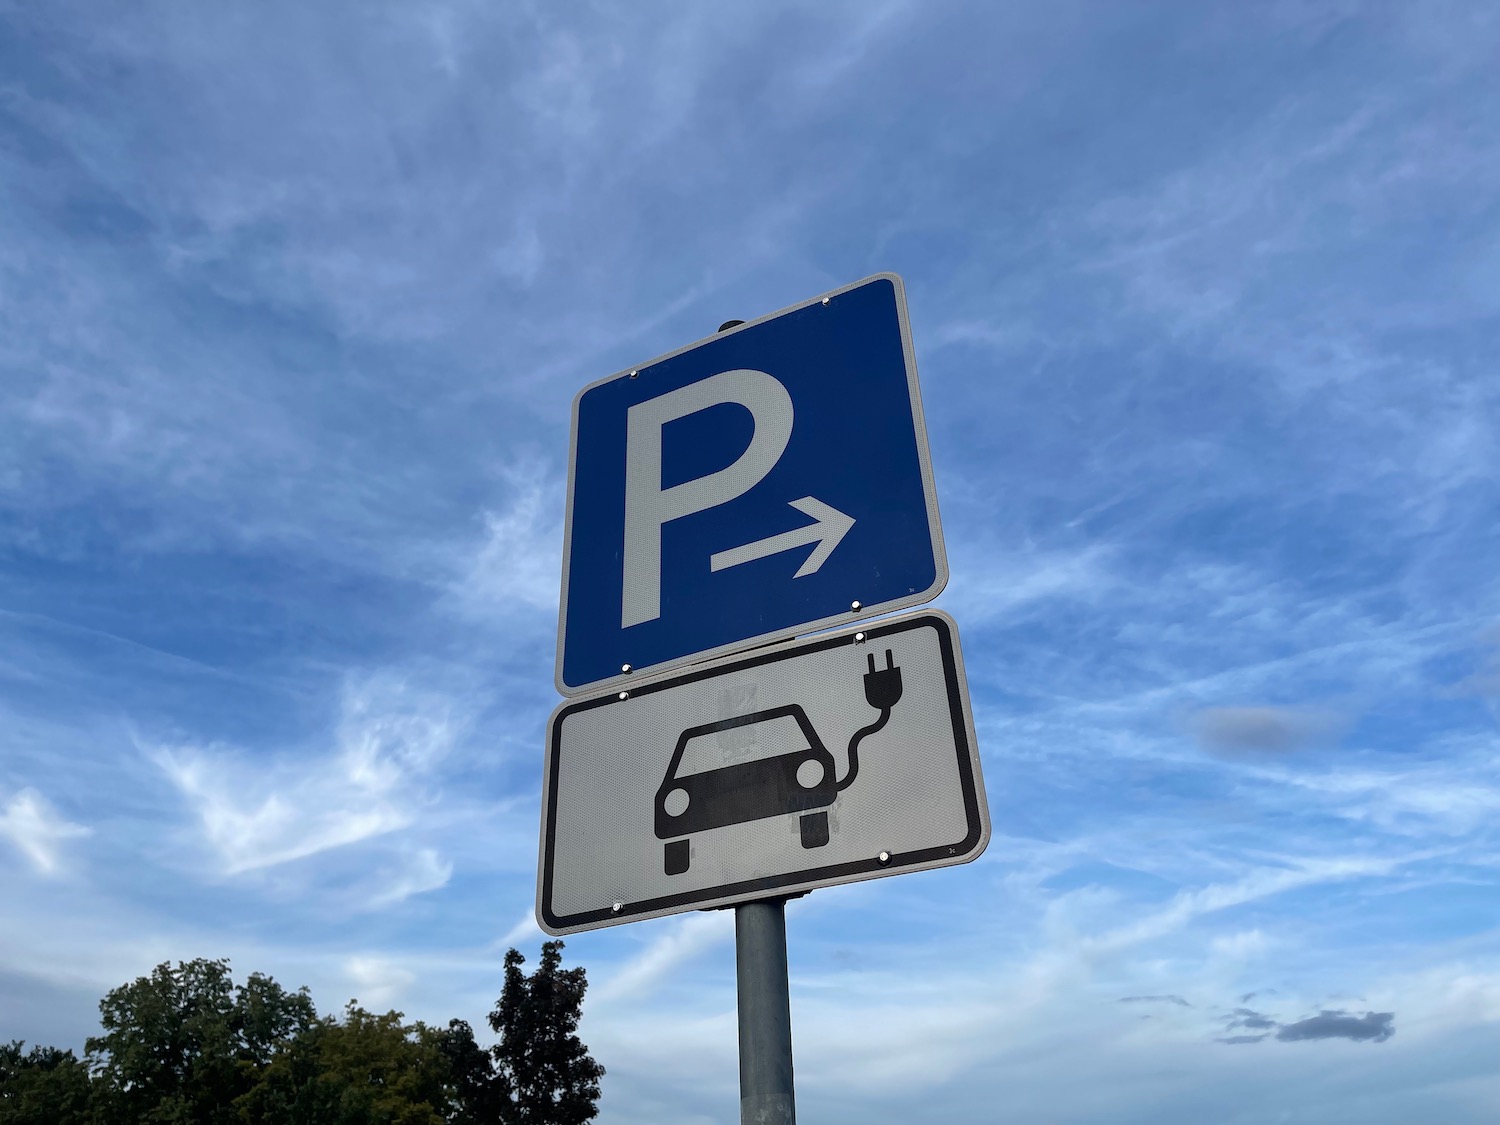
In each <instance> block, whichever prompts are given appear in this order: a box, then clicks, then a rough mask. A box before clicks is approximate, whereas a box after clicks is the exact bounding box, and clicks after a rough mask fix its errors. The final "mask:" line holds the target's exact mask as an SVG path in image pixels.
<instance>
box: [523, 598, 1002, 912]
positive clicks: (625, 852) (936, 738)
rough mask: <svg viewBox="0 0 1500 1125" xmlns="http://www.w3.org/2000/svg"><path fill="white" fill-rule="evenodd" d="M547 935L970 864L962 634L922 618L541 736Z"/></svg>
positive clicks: (976, 777) (972, 842)
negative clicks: (544, 758) (544, 755)
mask: <svg viewBox="0 0 1500 1125" xmlns="http://www.w3.org/2000/svg"><path fill="white" fill-rule="evenodd" d="M547 733H548V737H547V761H546V771H545V777H544V781H543V792H542V840H541V849H540V863H539V870H538V877H537V920H538V921H539V922H540V923H541V926H542V928H543V929H544V930H546V931H547V932H548V933H550V934H559V935H560V934H570V933H576V932H578V931H580V930H592V929H598V928H600V927H602V926H611V925H616V924H618V923H621V922H632V921H637V920H639V919H642V918H655V917H659V916H661V915H664V914H675V913H679V912H681V911H685V910H699V909H704V908H707V907H714V906H726V905H729V904H732V903H737V902H747V901H751V900H753V899H761V898H765V897H767V896H768V895H785V894H796V893H798V892H801V891H806V890H810V889H812V888H815V887H825V886H831V885H833V884H836V883H848V882H853V881H855V880H858V879H874V878H878V877H879V876H882V875H892V874H896V873H898V872H903V871H913V870H923V869H926V868H931V867H942V866H946V865H948V864H954V863H965V862H968V861H969V860H972V859H976V858H978V856H979V854H980V853H981V852H983V851H984V848H985V845H986V844H987V843H988V842H989V836H990V822H989V811H988V808H987V806H986V804H985V799H984V784H983V780H982V778H981V776H980V769H979V756H978V752H977V750H976V747H975V742H974V722H973V717H972V715H971V713H970V710H969V697H968V688H967V685H966V683H965V680H964V671H963V659H962V655H961V653H960V651H959V644H958V631H957V628H956V626H955V625H954V623H953V619H952V618H951V617H949V616H948V615H947V614H945V613H942V612H939V611H936V610H926V611H919V612H916V613H911V614H906V615H903V616H900V617H893V618H887V619H885V620H882V621H879V622H874V623H872V624H871V625H870V626H868V627H865V628H863V629H856V628H849V629H845V630H842V631H839V632H835V633H829V634H826V635H823V636H819V637H817V638H813V639H810V640H802V641H792V642H788V643H786V644H781V645H776V646H770V647H767V648H764V649H761V650H758V651H756V652H754V653H748V654H741V655H739V656H735V657H728V658H724V659H721V660H718V661H715V662H713V663H710V664H704V665H699V666H696V667H694V668H692V669H690V670H688V671H685V672H678V673H675V674H672V675H669V676H663V677H658V678H655V679H653V680H648V681H643V682H639V683H634V684H631V685H630V687H629V689H628V690H620V691H613V692H610V693H607V694H601V695H596V696H591V697H588V698H584V699H575V700H569V701H567V702H565V703H564V704H563V705H562V706H560V707H559V708H558V709H557V711H555V712H554V713H553V715H552V719H551V722H550V723H549V725H548V732H547Z"/></svg>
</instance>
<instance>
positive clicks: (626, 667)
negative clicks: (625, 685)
mask: <svg viewBox="0 0 1500 1125" xmlns="http://www.w3.org/2000/svg"><path fill="white" fill-rule="evenodd" d="M620 671H622V672H624V673H625V674H626V675H627V676H628V675H630V665H629V664H621V665H620Z"/></svg>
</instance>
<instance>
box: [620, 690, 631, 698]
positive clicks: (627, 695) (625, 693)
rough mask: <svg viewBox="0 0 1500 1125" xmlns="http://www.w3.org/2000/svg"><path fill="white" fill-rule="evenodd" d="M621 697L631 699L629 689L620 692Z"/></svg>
mask: <svg viewBox="0 0 1500 1125" xmlns="http://www.w3.org/2000/svg"><path fill="white" fill-rule="evenodd" d="M620 698H621V699H629V698H630V693H629V692H628V691H622V692H621V693H620Z"/></svg>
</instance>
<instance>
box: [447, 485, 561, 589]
mask: <svg viewBox="0 0 1500 1125" xmlns="http://www.w3.org/2000/svg"><path fill="white" fill-rule="evenodd" d="M551 464H552V462H551V461H550V460H543V459H533V460H530V461H519V460H518V461H516V462H513V463H512V464H511V465H510V466H508V467H506V468H505V469H504V470H503V471H502V477H503V479H504V481H505V484H506V490H507V493H508V503H506V505H505V506H504V507H502V508H499V509H498V510H488V511H486V512H484V513H483V516H482V519H483V523H484V533H483V537H482V541H481V542H480V544H479V546H478V548H477V550H474V551H473V552H472V554H470V555H469V556H468V557H467V558H464V559H463V561H462V562H461V563H459V574H458V575H457V577H456V579H455V580H454V582H453V585H452V596H453V598H454V599H455V600H456V602H457V604H458V605H459V606H460V607H461V608H462V609H463V610H464V612H465V613H467V614H469V615H471V616H475V617H488V618H496V617H498V618H509V617H511V616H512V615H513V613H514V609H515V607H516V606H518V605H519V606H521V607H524V608H525V609H528V610H535V611H540V612H544V613H556V612H557V598H558V588H559V582H560V578H561V574H562V562H561V560H562V520H563V507H564V500H565V494H564V487H563V482H562V481H561V480H559V479H557V478H556V477H554V476H552V475H550V467H551Z"/></svg>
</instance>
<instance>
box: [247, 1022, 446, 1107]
mask: <svg viewBox="0 0 1500 1125" xmlns="http://www.w3.org/2000/svg"><path fill="white" fill-rule="evenodd" d="M401 1021H402V1017H401V1013H400V1012H387V1013H385V1015H374V1014H373V1013H371V1012H367V1011H365V1010H364V1009H363V1008H361V1007H358V1006H357V1005H355V1004H354V1003H352V1002H351V1003H350V1004H349V1006H348V1007H347V1008H346V1009H345V1011H344V1020H343V1022H342V1023H337V1022H335V1021H334V1020H333V1019H331V1018H330V1019H325V1020H322V1021H320V1022H319V1023H318V1024H316V1025H315V1026H314V1027H312V1028H310V1029H308V1031H307V1032H306V1033H304V1034H303V1035H302V1036H300V1037H299V1038H298V1039H297V1040H296V1042H295V1043H292V1044H290V1045H289V1046H288V1048H287V1049H286V1050H284V1051H282V1052H281V1053H280V1054H279V1055H278V1056H277V1057H276V1058H275V1059H274V1060H273V1061H272V1062H271V1064H270V1066H268V1067H267V1068H266V1071H265V1074H264V1075H263V1077H262V1080H261V1082H260V1083H259V1084H258V1085H257V1086H256V1087H255V1089H254V1090H252V1091H251V1092H250V1093H249V1094H247V1095H246V1096H244V1097H242V1098H241V1099H240V1101H239V1104H238V1106H237V1108H238V1111H239V1114H240V1120H241V1121H242V1122H245V1123H246V1125H261V1123H264V1125H444V1122H445V1121H446V1120H447V1118H445V1116H444V1114H443V1107H444V1106H446V1105H447V1104H448V1102H449V1101H450V1100H451V1099H450V1095H449V1092H448V1089H447V1085H448V1066H447V1061H446V1060H445V1058H444V1057H443V1055H442V1052H441V1051H440V1050H439V1049H438V1047H437V1046H436V1044H435V1043H434V1042H433V1041H432V1034H431V1033H430V1032H429V1030H428V1029H427V1028H426V1027H424V1026H423V1025H422V1024H420V1023H417V1024H410V1025H408V1024H404V1023H402V1022H401Z"/></svg>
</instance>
